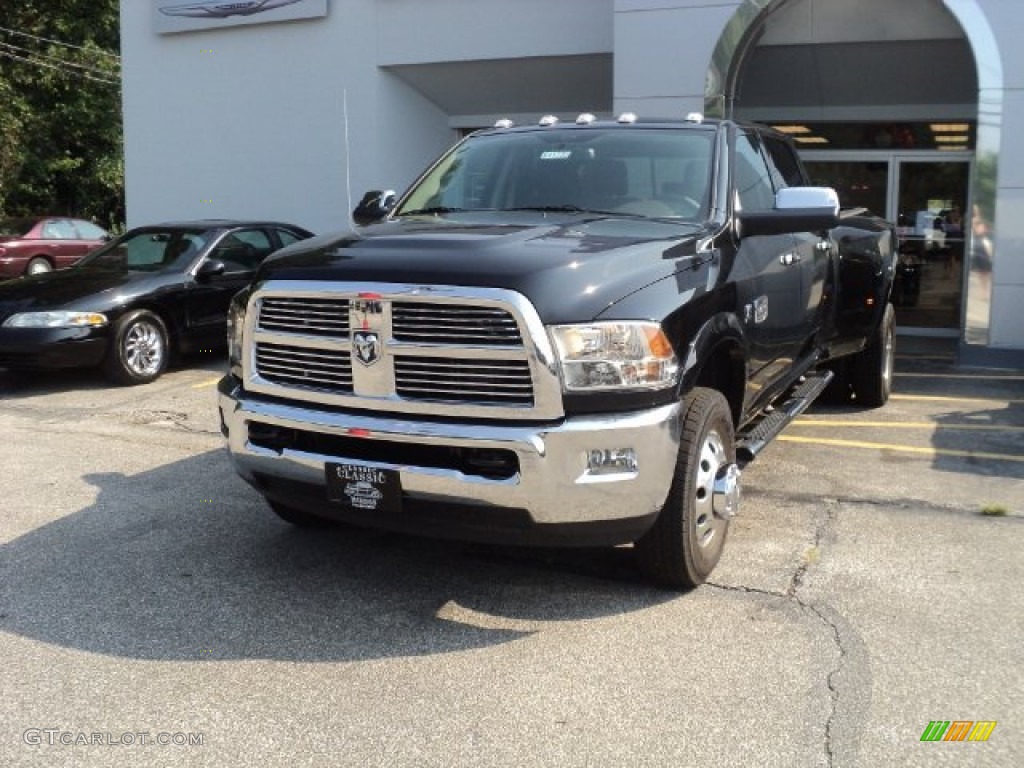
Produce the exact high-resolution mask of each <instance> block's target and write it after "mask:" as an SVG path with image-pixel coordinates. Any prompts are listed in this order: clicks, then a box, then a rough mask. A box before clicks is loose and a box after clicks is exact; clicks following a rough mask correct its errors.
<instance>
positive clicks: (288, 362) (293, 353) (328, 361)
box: [256, 342, 352, 393]
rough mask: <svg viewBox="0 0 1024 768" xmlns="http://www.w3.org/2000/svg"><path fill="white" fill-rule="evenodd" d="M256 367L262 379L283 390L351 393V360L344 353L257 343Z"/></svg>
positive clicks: (349, 356) (347, 354)
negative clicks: (298, 388)
mask: <svg viewBox="0 0 1024 768" xmlns="http://www.w3.org/2000/svg"><path fill="white" fill-rule="evenodd" d="M256 367H257V369H258V370H259V372H260V376H262V377H263V378H264V379H266V380H267V381H271V382H273V383H275V384H281V385H282V386H286V387H303V388H306V389H320V390H325V391H328V392H339V393H342V392H343V393H350V392H352V357H351V355H349V353H347V352H340V351H336V350H329V349H311V348H308V347H296V346H291V345H287V344H271V343H267V342H260V343H258V344H257V345H256Z"/></svg>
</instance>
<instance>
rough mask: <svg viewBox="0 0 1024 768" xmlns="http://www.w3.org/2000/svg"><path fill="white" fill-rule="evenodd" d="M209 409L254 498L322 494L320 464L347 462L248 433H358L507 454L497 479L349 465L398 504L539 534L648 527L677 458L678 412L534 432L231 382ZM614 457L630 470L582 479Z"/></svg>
mask: <svg viewBox="0 0 1024 768" xmlns="http://www.w3.org/2000/svg"><path fill="white" fill-rule="evenodd" d="M218 400H219V407H220V413H221V419H222V424H223V429H224V431H225V434H226V436H227V442H228V449H229V451H230V454H231V457H232V460H233V462H234V465H235V468H236V469H237V471H238V473H239V474H240V475H241V476H242V477H243V478H244V479H245V480H247V481H248V482H249V483H251V484H252V485H254V486H255V487H257V488H258V489H259V488H260V487H261V486H260V482H259V478H260V477H261V476H262V477H264V478H268V477H269V478H274V479H276V480H283V481H285V482H289V481H290V482H292V483H300V484H304V485H305V486H307V487H309V486H319V487H322V488H325V487H326V477H325V464H326V463H327V462H336V461H352V460H351V459H350V458H348V457H345V456H332V455H325V454H322V453H311V452H305V451H300V450H293V449H289V448H284V449H282V450H280V451H278V450H274V449H270V448H265V447H261V446H259V445H254V444H253V443H252V442H250V440H249V426H250V424H259V425H272V426H275V427H279V428H284V429H295V430H302V431H305V432H312V433H316V434H323V435H334V436H338V437H346V436H351V435H353V434H358V435H359V437H360V439H364V440H387V441H389V442H391V443H411V444H415V445H433V446H445V447H456V448H461V449H485V450H504V451H512V452H514V453H515V454H516V456H517V458H518V467H519V471H518V472H517V473H516V474H514V475H513V476H511V477H507V478H502V479H492V478H486V477H483V476H479V475H469V474H465V473H463V472H461V471H457V470H451V469H443V468H436V467H423V466H410V465H408V464H400V463H388V462H373V461H355V462H354V463H358V464H362V465H365V466H370V467H375V468H380V469H392V470H397V471H398V472H399V474H400V478H401V487H402V492H403V499H404V500H405V501H408V502H411V503H414V502H415V501H416V500H417V499H418V498H422V499H429V500H431V501H432V502H433V503H437V502H441V503H444V504H450V505H470V506H475V507H487V508H509V509H519V510H527V512H528V513H529V516H530V519H531V521H532V522H533V523H536V524H539V525H548V524H571V525H578V524H590V523H601V522H610V521H618V520H626V519H630V518H634V519H635V518H649V519H653V516H654V515H656V514H657V512H658V510H660V509H661V507H662V506H663V504H664V503H665V499H666V497H667V495H668V490H669V486H670V484H671V482H672V476H673V473H674V471H675V465H676V457H677V455H678V449H679V434H680V424H679V421H680V406H679V404H677V403H675V404H670V405H666V406H661V407H658V408H654V409H651V410H646V411H639V412H632V413H624V414H614V415H609V416H585V417H576V418H569V419H565V420H562V421H560V422H558V423H555V424H546V425H543V426H535V425H531V426H516V425H501V424H493V423H491V424H466V423H457V422H455V423H453V422H443V421H442V422H438V421H421V420H415V419H408V418H400V417H386V416H383V415H355V414H351V413H346V412H341V411H322V410H317V409H315V408H311V407H309V406H308V405H306V404H283V403H281V402H280V401H272V400H268V399H263V398H259V397H252V396H249V395H247V394H246V393H244V392H242V391H241V390H240V388H239V387H238V386H237V380H236V379H233V378H231V377H226V378H225V379H224V380H223V381H222V382H221V385H220V387H219V395H218ZM622 449H632V450H633V451H634V452H635V464H634V465H633V466H625V467H623V468H622V469H621V471H617V470H614V469H613V470H612V471H611V472H607V471H606V473H604V474H594V473H593V472H591V471H589V470H588V456H590V455H591V452H594V451H620V450H622Z"/></svg>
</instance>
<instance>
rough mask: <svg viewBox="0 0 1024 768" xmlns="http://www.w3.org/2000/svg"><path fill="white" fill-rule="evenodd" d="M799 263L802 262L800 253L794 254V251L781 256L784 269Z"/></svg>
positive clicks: (780, 260) (780, 259)
mask: <svg viewBox="0 0 1024 768" xmlns="http://www.w3.org/2000/svg"><path fill="white" fill-rule="evenodd" d="M799 261H800V254H799V253H793V252H792V251H790V252H789V253H784V254H782V255H781V256H779V262H780V263H781V264H782V266H784V267H791V266H793V265H794V264H796V263H798V262H799Z"/></svg>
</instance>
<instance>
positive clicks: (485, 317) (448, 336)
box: [391, 301, 523, 346]
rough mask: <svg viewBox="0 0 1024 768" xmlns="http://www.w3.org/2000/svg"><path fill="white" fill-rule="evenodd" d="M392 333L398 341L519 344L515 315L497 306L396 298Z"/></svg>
mask: <svg viewBox="0 0 1024 768" xmlns="http://www.w3.org/2000/svg"><path fill="white" fill-rule="evenodd" d="M391 312H392V320H391V322H392V335H393V336H394V337H395V339H397V340H398V341H413V342H421V343H431V344H457V345H465V344H479V345H482V346H510V345H514V346H522V343H523V339H522V336H521V335H520V333H519V325H518V323H516V320H515V318H514V317H513V316H512V315H511V314H510V313H509V312H508V311H506V310H504V309H501V308H500V307H479V306H473V305H460V304H455V305H448V304H428V303H426V302H410V301H396V302H395V303H394V304H393V305H392V309H391Z"/></svg>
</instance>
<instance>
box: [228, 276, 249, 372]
mask: <svg viewBox="0 0 1024 768" xmlns="http://www.w3.org/2000/svg"><path fill="white" fill-rule="evenodd" d="M243 294H244V295H243ZM248 296H249V292H248V291H242V292H241V293H239V294H237V295H236V296H235V297H234V298H233V299H232V300H231V305H230V306H229V307H228V339H227V341H228V367H229V369H230V371H231V372H232V373H233V374H235V375H236V376H238V377H241V375H242V331H243V329H244V327H245V304H246V301H247V299H248Z"/></svg>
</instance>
